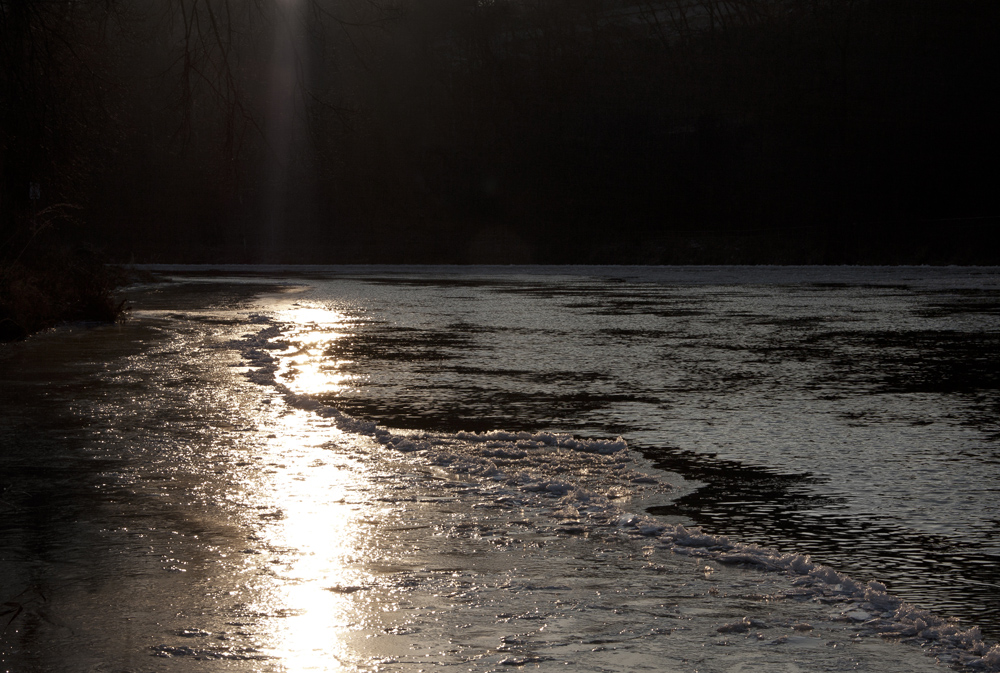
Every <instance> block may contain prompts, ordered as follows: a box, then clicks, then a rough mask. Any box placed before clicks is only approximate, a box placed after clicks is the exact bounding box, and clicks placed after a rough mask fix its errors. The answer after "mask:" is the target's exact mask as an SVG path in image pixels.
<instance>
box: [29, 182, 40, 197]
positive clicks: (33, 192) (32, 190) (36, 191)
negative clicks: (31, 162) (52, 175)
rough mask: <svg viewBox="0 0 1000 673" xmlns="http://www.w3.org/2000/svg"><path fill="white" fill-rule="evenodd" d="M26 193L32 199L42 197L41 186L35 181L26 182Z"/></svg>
mask: <svg viewBox="0 0 1000 673" xmlns="http://www.w3.org/2000/svg"><path fill="white" fill-rule="evenodd" d="M28 194H29V196H30V197H31V200H32V201H37V200H38V199H40V198H42V186H41V185H40V184H39V183H37V182H29V183H28Z"/></svg>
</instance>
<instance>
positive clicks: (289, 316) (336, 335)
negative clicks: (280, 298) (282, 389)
mask: <svg viewBox="0 0 1000 673" xmlns="http://www.w3.org/2000/svg"><path fill="white" fill-rule="evenodd" d="M277 318H278V320H280V321H282V322H284V323H286V324H289V325H291V328H290V329H289V331H288V332H287V333H286V334H285V339H286V340H287V341H288V343H289V348H288V350H287V351H285V352H283V353H281V354H280V356H279V362H280V365H279V368H278V378H279V380H280V381H282V382H283V383H284V384H285V385H287V386H288V387H289V388H291V389H292V390H293V391H295V392H297V393H300V394H307V395H315V394H326V395H329V394H334V395H336V394H338V393H340V392H342V391H343V390H345V389H346V388H348V387H349V386H350V385H351V383H352V382H353V381H354V379H355V377H353V376H350V375H348V374H344V373H343V372H341V371H340V367H341V365H343V364H346V363H344V362H338V361H337V360H335V359H333V358H331V357H329V356H327V355H325V353H326V352H327V350H328V348H329V346H330V344H331V343H332V342H333V341H336V340H337V339H340V338H342V337H343V336H344V335H345V333H346V331H347V330H348V329H349V328H350V325H351V320H350V319H349V318H348V317H347V316H346V315H344V314H343V313H340V312H339V311H334V310H331V309H328V308H325V307H323V306H319V305H311V304H296V305H295V306H293V307H292V308H290V309H288V310H286V311H282V312H280V313H279V314H278V315H277Z"/></svg>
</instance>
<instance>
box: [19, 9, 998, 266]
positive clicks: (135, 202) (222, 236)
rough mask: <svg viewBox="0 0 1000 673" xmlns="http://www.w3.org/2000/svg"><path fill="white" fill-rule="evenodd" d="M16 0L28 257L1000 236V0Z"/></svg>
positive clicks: (496, 253)
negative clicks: (85, 250) (87, 250)
mask: <svg viewBox="0 0 1000 673" xmlns="http://www.w3.org/2000/svg"><path fill="white" fill-rule="evenodd" d="M0 8H2V13H0V21H2V24H0V40H2V44H0V48H2V52H0V59H2V64H0V65H2V69H0V87H2V91H0V96H2V99H0V115H2V128H0V142H2V152H3V153H2V155H0V188H2V191H0V227H2V234H3V239H2V241H0V245H3V246H4V248H3V249H2V250H0V254H2V255H3V257H4V260H6V263H8V264H9V263H10V260H12V259H14V258H18V259H21V260H23V259H30V258H32V255H35V256H38V255H40V254H41V253H40V252H39V250H44V251H45V254H48V253H49V251H51V250H52V247H53V245H54V244H50V243H46V244H44V245H42V244H39V243H38V241H39V240H40V238H39V237H43V238H44V237H45V236H48V237H49V238H50V239H53V236H52V235H51V234H49V233H47V232H49V230H58V231H59V232H60V234H59V236H58V237H55V238H57V239H58V240H59V241H61V242H62V243H60V245H64V246H66V245H69V246H80V245H84V244H87V245H91V246H95V247H97V248H99V249H101V250H103V251H105V252H106V253H107V254H108V255H110V256H111V257H112V258H114V259H118V260H121V261H130V260H134V261H137V262H145V261H192V262H203V261H213V262H221V261H231V262H260V261H286V262H387V263H392V262H499V263H506V262H552V263H564V262H581V263H703V262H706V263H719V262H736V263H757V262H775V263H841V262H849V263H951V262H958V263H973V262H985V263H996V262H998V261H1000V259H998V257H1000V254H998V248H997V246H996V245H995V244H996V243H997V242H1000V241H998V239H1000V237H998V236H997V235H996V233H995V232H996V231H997V228H998V226H1000V163H998V160H997V157H998V156H1000V154H998V150H1000V143H998V136H1000V130H998V127H997V119H1000V109H998V107H1000V106H998V100H1000V96H997V94H996V91H997V85H998V82H1000V77H998V74H1000V73H998V68H1000V59H998V58H996V36H997V35H998V34H1000V3H997V2H995V1H993V0H728V1H722V0H386V1H385V2H384V3H382V4H380V3H379V2H378V1H377V0H273V2H268V1H265V0H149V1H147V2H142V3H139V2H134V3H133V2H128V1H126V0H100V1H96V0H94V1H87V0H76V1H67V2H56V1H53V0H19V1H16V2H15V1H13V0H0ZM31 183H37V185H38V186H39V190H38V193H37V194H36V196H38V198H37V199H31V198H30V197H31V189H30V185H31ZM53 240H54V239H53ZM43 256H44V255H43ZM19 263H20V262H19Z"/></svg>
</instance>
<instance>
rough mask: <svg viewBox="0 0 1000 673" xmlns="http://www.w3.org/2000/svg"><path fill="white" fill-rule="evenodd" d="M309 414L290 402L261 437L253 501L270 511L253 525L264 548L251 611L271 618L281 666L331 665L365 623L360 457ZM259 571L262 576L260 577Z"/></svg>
mask: <svg viewBox="0 0 1000 673" xmlns="http://www.w3.org/2000/svg"><path fill="white" fill-rule="evenodd" d="M316 421H317V418H316V417H315V416H314V415H312V414H309V413H308V412H303V411H294V412H292V413H289V414H286V415H284V416H283V417H282V418H281V424H280V425H279V426H278V427H276V428H274V430H275V435H276V436H275V438H274V439H273V440H272V441H271V442H270V443H269V444H268V445H267V450H268V454H267V462H268V463H269V464H270V465H271V466H274V467H277V468H278V469H274V470H268V471H266V472H265V473H263V474H262V475H261V476H262V477H264V478H263V479H261V480H260V481H259V482H258V484H259V486H258V488H259V492H258V496H259V498H258V502H260V503H261V504H262V505H263V504H265V503H266V505H267V510H266V514H265V515H266V516H270V517H272V518H271V520H270V521H269V522H268V525H266V526H264V528H263V530H262V537H263V538H264V542H265V543H266V548H267V549H268V550H269V553H270V554H271V560H270V570H269V572H268V573H267V574H266V575H265V576H264V577H262V579H263V580H264V582H265V584H266V585H269V586H267V588H266V589H265V590H264V591H262V592H261V594H260V601H261V603H260V604H259V605H258V610H259V611H260V612H261V613H263V614H266V615H269V616H270V617H271V619H270V622H271V624H272V628H273V631H272V637H271V639H270V641H271V643H272V650H271V653H272V654H273V655H274V656H277V657H278V658H279V659H280V660H281V662H282V670H285V671H289V672H294V671H334V670H343V669H344V668H347V667H350V662H351V661H352V660H353V659H355V658H356V656H355V655H353V654H352V651H351V648H350V647H349V645H348V644H347V642H348V640H349V638H348V637H347V636H348V632H350V631H353V630H355V629H357V628H358V626H359V624H361V623H364V622H365V618H364V616H363V614H364V608H363V606H360V605H359V603H360V602H361V601H363V594H364V591H365V589H366V588H367V587H368V586H370V585H371V581H372V579H371V577H370V576H369V575H368V574H367V572H366V571H365V569H364V565H363V560H364V558H365V554H366V551H367V548H368V546H369V545H370V543H371V541H370V539H369V536H368V532H367V529H366V526H365V523H364V521H363V520H362V518H363V512H362V510H361V508H360V507H359V505H358V504H357V502H358V493H359V491H364V490H367V489H368V488H369V487H370V484H369V480H368V479H367V478H366V476H365V473H364V469H363V466H361V465H360V464H357V463H356V462H354V461H352V460H351V459H349V458H347V457H346V456H345V455H344V454H343V453H342V452H340V451H337V450H336V447H331V446H330V445H329V444H327V441H328V440H330V439H332V438H331V437H330V436H329V435H328V432H334V433H336V434H337V436H338V437H342V435H341V434H340V433H339V431H336V430H331V429H329V428H320V427H317V425H316ZM265 577H266V579H264V578H265Z"/></svg>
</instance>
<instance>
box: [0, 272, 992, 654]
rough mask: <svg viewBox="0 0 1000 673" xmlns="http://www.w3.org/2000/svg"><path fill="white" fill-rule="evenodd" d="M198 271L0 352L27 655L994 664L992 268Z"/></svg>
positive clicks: (1, 434)
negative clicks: (110, 314) (114, 314)
mask: <svg viewBox="0 0 1000 673" xmlns="http://www.w3.org/2000/svg"><path fill="white" fill-rule="evenodd" d="M170 278H171V279H170V280H169V282H162V283H154V284H149V285H146V286H143V287H136V288H134V289H133V290H132V291H131V295H130V296H131V300H132V304H133V306H134V310H133V315H132V318H131V319H130V320H129V321H128V322H127V323H126V324H124V325H122V326H113V327H89V328H88V327H66V328H60V329H57V330H53V331H51V332H48V333H45V334H42V335H38V336H36V337H34V338H32V339H30V340H28V341H26V342H23V343H18V344H9V345H5V346H2V349H0V409H2V411H3V414H2V417H0V489H2V492H0V514H2V518H0V603H2V606H0V628H2V629H3V631H2V634H0V647H2V649H0V657H2V663H3V669H2V670H10V671H18V672H20V671H63V670H65V671H84V670H85V671H161V670H162V671H168V670H178V671H180V670H183V671H190V670H206V671H208V670H212V671H214V670H217V669H218V670H222V669H225V670H230V669H235V670H251V671H339V670H346V671H375V670H399V671H419V670H432V669H455V670H459V669H460V670H463V671H465V670H483V671H486V670H518V669H530V670H537V669H544V670H554V669H559V670H592V671H625V670H629V671H631V670H657V671H663V670H669V671H733V672H736V671H816V670H830V671H841V670H842V671H848V670H878V671H923V670H947V666H948V665H952V666H958V667H964V666H968V667H972V668H974V669H975V670H1000V649H992V650H991V649H990V645H991V644H992V643H993V641H995V640H996V637H997V636H998V635H1000V586H998V585H1000V570H998V561H1000V544H998V543H997V542H996V539H995V538H996V533H997V528H998V524H1000V505H998V500H1000V499H998V498H997V490H998V484H1000V481H998V477H1000V474H998V473H1000V424H998V421H997V419H998V417H1000V415H998V414H1000V394H998V384H1000V348H998V346H1000V343H998V342H1000V329H998V327H1000V271H998V270H997V269H928V268H912V269H905V268H895V269H864V268H832V269H824V268H811V269H789V268H725V267H723V268H679V269H644V268H583V267H580V268H565V267H563V268H555V267H550V268H546V267H526V268H489V267H467V268H447V267H440V268H434V267H424V268H399V267H396V268H393V267H385V268H379V267H354V268H345V267H339V268H337V267H329V268H309V269H295V270H290V269H277V268H264V267H252V268H242V269H239V270H236V269H224V268H223V269H217V270H214V271H209V270H208V269H204V268H186V269H185V268H173V269H172V270H171V271H170ZM698 527H700V529H699V528H698ZM810 555H811V558H809V556H810ZM886 587H888V589H887V588H886ZM956 620H957V621H956ZM983 633H985V637H984V636H983V635H982V634H983Z"/></svg>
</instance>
